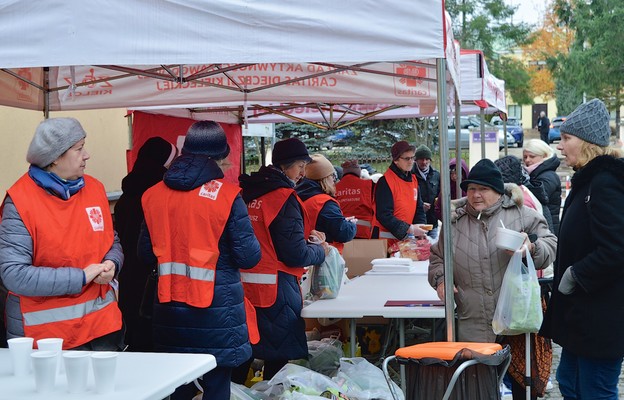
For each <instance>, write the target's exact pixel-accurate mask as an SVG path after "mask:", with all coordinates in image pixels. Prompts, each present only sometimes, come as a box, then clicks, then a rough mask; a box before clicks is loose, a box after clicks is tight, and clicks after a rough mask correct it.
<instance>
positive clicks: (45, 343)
mask: <svg viewBox="0 0 624 400" xmlns="http://www.w3.org/2000/svg"><path fill="white" fill-rule="evenodd" d="M37 348H38V349H39V350H40V351H41V350H43V351H55V352H56V353H57V356H56V372H57V373H60V372H61V365H62V364H63V363H62V362H61V361H62V353H63V339H62V338H47V339H39V340H37Z"/></svg>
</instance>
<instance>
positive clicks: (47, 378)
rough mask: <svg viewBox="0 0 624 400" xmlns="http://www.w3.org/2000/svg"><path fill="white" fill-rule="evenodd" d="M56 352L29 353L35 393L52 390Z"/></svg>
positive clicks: (54, 380)
mask: <svg viewBox="0 0 624 400" xmlns="http://www.w3.org/2000/svg"><path fill="white" fill-rule="evenodd" d="M57 356H58V352H56V351H44V350H39V351H35V352H33V353H30V357H31V358H32V362H33V370H34V371H35V387H36V388H37V392H39V393H46V392H50V391H51V390H52V389H54V384H55V382H56V360H57Z"/></svg>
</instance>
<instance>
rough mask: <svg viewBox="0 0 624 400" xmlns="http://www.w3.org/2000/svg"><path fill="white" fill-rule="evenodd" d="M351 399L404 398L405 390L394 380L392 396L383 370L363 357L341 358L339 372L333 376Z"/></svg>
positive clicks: (383, 399) (389, 399) (342, 390)
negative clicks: (393, 394)
mask: <svg viewBox="0 0 624 400" xmlns="http://www.w3.org/2000/svg"><path fill="white" fill-rule="evenodd" d="M332 380H333V381H334V382H336V383H337V384H338V385H339V386H340V388H341V389H340V390H341V392H342V393H344V394H345V395H346V396H347V397H348V398H349V399H358V400H373V399H375V400H377V399H381V400H393V399H394V400H403V399H404V398H405V396H404V394H403V391H402V390H401V389H400V388H399V386H398V385H397V384H396V383H394V382H392V386H393V388H394V393H395V394H396V395H397V398H395V397H393V396H392V393H391V392H390V388H389V387H388V382H387V381H386V377H385V376H384V374H383V371H382V370H381V369H379V368H378V367H376V366H374V365H373V364H371V363H370V362H368V361H367V360H366V359H365V358H362V357H353V358H341V359H340V369H339V370H338V374H336V376H335V377H333V378H332Z"/></svg>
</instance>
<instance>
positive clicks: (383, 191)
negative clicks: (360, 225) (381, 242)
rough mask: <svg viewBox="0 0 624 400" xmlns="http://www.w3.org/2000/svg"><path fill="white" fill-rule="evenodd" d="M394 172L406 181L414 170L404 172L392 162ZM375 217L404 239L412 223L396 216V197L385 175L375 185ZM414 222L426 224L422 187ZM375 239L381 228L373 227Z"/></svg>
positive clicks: (396, 235)
mask: <svg viewBox="0 0 624 400" xmlns="http://www.w3.org/2000/svg"><path fill="white" fill-rule="evenodd" d="M388 169H389V170H391V171H392V172H393V173H395V174H396V175H397V176H398V177H400V178H401V179H403V180H404V181H406V182H410V180H411V179H412V175H413V174H412V172H411V171H410V172H403V171H401V170H400V169H399V167H397V166H396V165H395V164H394V163H392V164H390V168H388ZM375 205H376V207H377V209H376V210H375V218H377V220H378V221H379V223H381V225H383V226H384V227H385V228H386V229H387V230H388V231H389V232H391V233H392V234H393V235H394V236H395V237H396V238H397V239H404V238H405V237H406V236H407V230H408V229H409V228H410V224H408V223H407V222H404V221H401V220H399V219H397V218H396V217H395V216H394V198H393V197H392V191H391V190H390V186H388V182H387V181H386V178H385V177H383V176H382V177H381V178H379V181H377V184H376V185H375ZM411 223H412V224H426V223H427V216H426V214H425V209H424V208H423V201H422V198H421V197H420V187H419V190H418V201H417V202H416V212H415V213H414V219H413V220H412V221H411ZM372 237H373V239H376V238H378V237H379V230H378V229H377V228H373V234H372Z"/></svg>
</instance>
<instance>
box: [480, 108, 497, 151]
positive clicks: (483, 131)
mask: <svg viewBox="0 0 624 400" xmlns="http://www.w3.org/2000/svg"><path fill="white" fill-rule="evenodd" d="M479 116H480V117H481V124H480V125H481V126H480V127H479V129H480V130H481V159H482V160H483V159H484V158H485V124H484V123H483V122H484V121H485V111H483V108H480V109H479ZM496 141H497V142H498V138H496Z"/></svg>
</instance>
